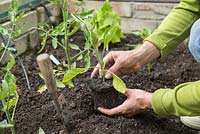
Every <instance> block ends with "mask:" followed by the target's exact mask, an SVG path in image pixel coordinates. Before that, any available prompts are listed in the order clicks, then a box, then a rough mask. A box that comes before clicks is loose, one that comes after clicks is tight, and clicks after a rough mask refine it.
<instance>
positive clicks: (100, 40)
mask: <svg viewBox="0 0 200 134" xmlns="http://www.w3.org/2000/svg"><path fill="white" fill-rule="evenodd" d="M72 17H73V18H74V19H75V20H76V21H77V22H79V24H80V25H81V29H82V31H83V33H84V36H85V39H86V43H85V48H86V49H91V50H92V51H93V53H94V55H95V57H96V59H97V61H98V63H99V64H100V70H101V72H100V73H101V74H100V75H101V76H102V78H103V79H104V76H105V73H106V69H105V63H104V62H103V56H104V54H105V51H108V48H109V44H110V43H116V42H120V39H121V38H124V37H125V36H124V35H123V33H122V31H121V29H120V23H121V19H120V17H119V15H118V14H117V13H115V12H114V11H113V10H112V6H111V5H110V3H109V1H108V0H107V1H105V3H104V4H103V6H102V7H101V8H99V9H97V10H96V12H95V13H94V14H93V16H91V17H89V18H86V19H83V18H81V17H80V16H78V14H75V13H74V14H72ZM101 46H102V47H101ZM100 48H102V50H100ZM113 86H114V88H115V89H116V90H117V91H119V92H121V93H124V92H125V90H126V86H125V84H124V82H123V81H122V80H121V79H120V78H119V77H118V76H116V75H115V74H113Z"/></svg>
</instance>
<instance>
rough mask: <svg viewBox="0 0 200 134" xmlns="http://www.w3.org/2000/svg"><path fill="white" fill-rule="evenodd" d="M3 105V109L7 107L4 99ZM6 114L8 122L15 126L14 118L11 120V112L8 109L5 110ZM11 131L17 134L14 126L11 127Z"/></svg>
mask: <svg viewBox="0 0 200 134" xmlns="http://www.w3.org/2000/svg"><path fill="white" fill-rule="evenodd" d="M2 104H3V107H7V104H6V101H5V100H4V99H2ZM5 113H6V117H7V120H8V124H13V121H12V118H11V116H10V113H9V110H8V109H7V108H6V109H5ZM10 129H11V132H12V134H15V129H14V126H13V127H11V128H10Z"/></svg>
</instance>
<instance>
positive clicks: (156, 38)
mask: <svg viewBox="0 0 200 134" xmlns="http://www.w3.org/2000/svg"><path fill="white" fill-rule="evenodd" d="M144 41H149V42H151V43H152V44H153V45H154V46H156V47H157V48H158V49H159V50H160V58H159V60H163V59H164V58H165V57H166V56H167V55H168V53H169V52H168V51H167V49H166V48H167V45H166V44H165V43H164V42H163V41H162V39H160V38H159V36H158V35H157V33H156V31H154V33H153V34H152V35H150V36H149V37H147V38H146V39H144Z"/></svg>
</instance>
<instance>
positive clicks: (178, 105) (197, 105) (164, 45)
mask: <svg viewBox="0 0 200 134" xmlns="http://www.w3.org/2000/svg"><path fill="white" fill-rule="evenodd" d="M198 18H200V0H182V1H181V2H180V3H179V5H177V6H176V7H175V8H174V9H173V10H172V11H171V12H170V13H169V15H168V16H167V17H166V18H165V19H164V21H163V22H162V23H161V25H160V26H159V27H158V29H157V30H155V31H154V32H153V34H152V35H150V36H149V37H148V38H146V39H145V40H146V41H149V42H151V43H153V44H154V45H155V46H156V47H157V48H158V49H159V50H160V53H161V59H163V58H164V57H166V56H167V55H168V54H169V53H170V52H172V51H173V50H174V49H175V48H176V47H177V45H178V44H180V43H181V42H182V41H183V40H184V39H185V38H186V37H188V35H189V32H190V29H191V26H192V24H193V23H194V22H195V21H196V20H197V19H198ZM151 102H152V108H153V110H154V112H156V113H157V114H159V115H177V116H183V115H185V116H196V115H200V81H196V82H188V83H183V84H181V85H178V86H177V87H175V88H174V89H158V90H156V91H155V92H154V93H153V95H152V100H151Z"/></svg>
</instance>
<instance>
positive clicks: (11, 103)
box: [7, 95, 19, 110]
mask: <svg viewBox="0 0 200 134" xmlns="http://www.w3.org/2000/svg"><path fill="white" fill-rule="evenodd" d="M18 99H19V97H18V96H17V95H16V96H15V97H14V98H12V99H10V100H9V101H8V108H7V109H8V110H9V109H10V108H12V107H14V106H15V105H17V102H18Z"/></svg>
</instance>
